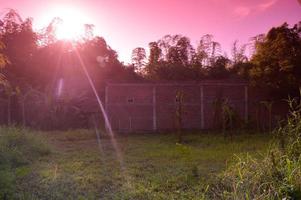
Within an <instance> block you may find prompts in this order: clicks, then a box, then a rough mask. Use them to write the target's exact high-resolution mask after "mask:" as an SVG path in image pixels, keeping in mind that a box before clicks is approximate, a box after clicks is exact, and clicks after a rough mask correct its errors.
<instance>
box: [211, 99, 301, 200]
mask: <svg viewBox="0 0 301 200" xmlns="http://www.w3.org/2000/svg"><path fill="white" fill-rule="evenodd" d="M289 105H290V108H291V112H290V114H289V116H288V119H287V121H286V123H285V124H284V125H283V126H282V127H280V128H279V129H277V130H275V133H276V134H277V136H278V137H277V138H279V140H277V141H276V142H274V144H273V145H272V146H271V147H270V150H269V151H268V153H267V154H264V155H263V156H262V157H260V158H254V157H252V156H250V155H248V156H247V157H245V158H242V157H239V156H237V157H236V160H235V161H234V162H233V164H232V165H231V166H230V167H229V168H228V169H227V170H226V171H225V172H224V173H222V174H221V176H220V177H219V179H218V181H217V183H215V184H214V185H213V186H212V188H211V192H209V193H210V198H216V199H300V198H301V181H300V180H301V135H300V133H301V101H300V100H298V101H297V100H296V99H291V100H289Z"/></svg>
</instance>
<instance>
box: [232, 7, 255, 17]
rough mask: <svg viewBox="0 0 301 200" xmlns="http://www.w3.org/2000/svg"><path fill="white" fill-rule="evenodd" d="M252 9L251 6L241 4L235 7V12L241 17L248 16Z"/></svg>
mask: <svg viewBox="0 0 301 200" xmlns="http://www.w3.org/2000/svg"><path fill="white" fill-rule="evenodd" d="M251 10H252V9H251V8H249V7H246V6H239V7H236V8H235V10H234V13H235V14H236V15H237V16H239V17H246V16H248V15H249V14H250V13H251Z"/></svg>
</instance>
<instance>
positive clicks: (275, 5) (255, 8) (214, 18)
mask: <svg viewBox="0 0 301 200" xmlns="http://www.w3.org/2000/svg"><path fill="white" fill-rule="evenodd" d="M60 6H62V7H64V8H66V7H71V8H74V9H76V10H77V11H79V12H80V13H81V15H83V16H85V20H87V21H85V23H90V24H94V25H95V28H96V33H97V34H98V35H100V36H103V37H104V38H105V39H106V41H107V42H108V44H109V45H110V46H111V47H112V48H113V49H115V50H116V51H117V52H118V54H119V58H120V60H121V61H125V62H129V61H130V57H131V51H132V49H134V48H135V47H145V48H147V46H148V43H149V42H151V41H156V40H158V39H160V38H161V37H162V36H164V35H166V34H182V35H186V36H188V37H189V38H190V39H191V42H192V44H196V43H197V41H198V40H199V38H200V37H201V36H202V35H204V34H213V35H214V37H215V40H216V41H218V42H220V43H221V45H222V48H223V50H224V51H227V53H228V54H229V53H230V52H229V49H230V48H231V44H232V43H233V41H234V40H236V39H238V40H239V41H240V43H246V42H248V39H249V38H250V37H252V36H255V35H257V34H260V33H265V32H267V31H268V30H269V29H270V28H271V27H272V26H278V25H281V24H282V23H283V22H288V23H289V24H295V23H297V22H298V21H301V5H300V4H299V3H298V0H48V1H47V0H0V14H2V13H3V12H5V9H6V8H14V9H17V10H18V11H19V13H20V14H21V16H22V17H33V18H34V26H35V27H41V26H46V25H47V23H48V21H49V20H50V18H52V17H55V16H51V15H52V13H51V9H52V8H54V7H60ZM88 20H89V21H88Z"/></svg>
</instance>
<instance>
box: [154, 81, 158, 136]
mask: <svg viewBox="0 0 301 200" xmlns="http://www.w3.org/2000/svg"><path fill="white" fill-rule="evenodd" d="M156 95H157V94H156V86H154V87H153V131H157V102H156Z"/></svg>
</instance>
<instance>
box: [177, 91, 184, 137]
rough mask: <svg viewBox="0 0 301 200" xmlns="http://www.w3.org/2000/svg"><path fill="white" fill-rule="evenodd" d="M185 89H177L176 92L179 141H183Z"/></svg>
mask: <svg viewBox="0 0 301 200" xmlns="http://www.w3.org/2000/svg"><path fill="white" fill-rule="evenodd" d="M183 101H184V93H183V91H181V90H180V91H177V94H176V127H177V134H178V143H182V121H183Z"/></svg>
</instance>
